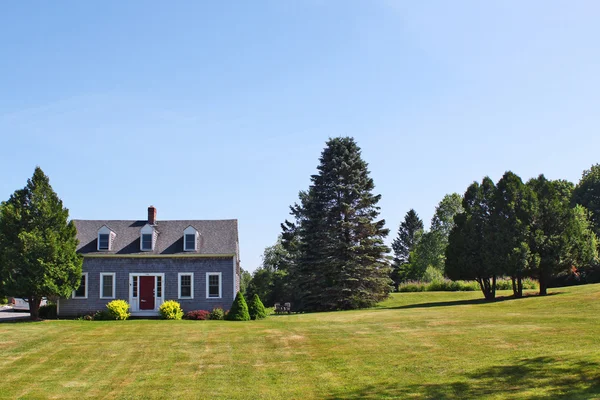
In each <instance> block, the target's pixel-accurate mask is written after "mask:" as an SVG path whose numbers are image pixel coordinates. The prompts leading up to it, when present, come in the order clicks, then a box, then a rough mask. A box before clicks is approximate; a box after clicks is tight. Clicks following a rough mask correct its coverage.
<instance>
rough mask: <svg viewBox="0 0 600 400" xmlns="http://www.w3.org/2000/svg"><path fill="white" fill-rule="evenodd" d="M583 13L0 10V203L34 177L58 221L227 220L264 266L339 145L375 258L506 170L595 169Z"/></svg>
mask: <svg viewBox="0 0 600 400" xmlns="http://www.w3.org/2000/svg"><path fill="white" fill-rule="evenodd" d="M598 21H600V3H598V2H596V1H583V0H580V1H576V2H568V1H533V0H532V1H527V2H522V1H496V2H491V1H490V2H487V1H486V2H482V1H453V2H448V1H414V2H408V1H393V0H389V1H322V0H319V1H317V0H312V1H311V0H306V1H302V2H300V1H265V2H259V1H253V2H228V3H227V4H224V3H222V2H213V3H210V4H209V2H192V1H189V2H184V1H181V2H175V3H172V2H152V1H144V2H142V1H129V2H118V1H103V2H79V1H71V2H67V1H63V2H60V3H49V2H36V3H24V2H13V3H8V2H6V3H2V4H1V5H0V50H1V53H0V61H1V62H0V93H1V94H2V95H1V96H0V146H1V147H0V148H1V149H2V150H1V153H0V171H2V172H0V199H2V200H6V199H7V198H8V197H9V196H10V194H11V193H12V192H13V191H14V190H16V189H18V188H21V187H23V186H24V185H25V183H26V180H27V178H29V177H30V176H31V175H32V174H33V170H34V168H35V166H36V165H40V166H41V167H42V169H43V170H44V171H45V172H46V174H48V175H49V176H50V179H51V183H52V185H53V187H54V189H55V190H56V191H57V193H58V194H59V196H60V197H61V198H62V199H63V201H64V203H65V205H66V206H67V207H68V208H69V209H70V213H71V217H72V218H80V219H143V218H145V217H146V208H147V206H148V205H150V204H153V205H155V206H156V207H157V209H158V219H159V220H160V219H218V218H237V219H239V227H240V247H241V259H242V267H243V268H245V269H248V270H254V269H255V268H256V267H258V266H259V265H260V261H261V257H260V256H261V254H262V251H263V250H264V248H265V246H268V245H271V244H272V243H274V242H275V240H276V238H277V235H278V234H279V232H280V228H279V224H280V223H281V222H282V221H283V220H285V219H286V218H289V216H288V206H289V205H290V204H292V203H294V202H295V201H296V200H297V194H298V191H300V190H304V189H306V188H307V187H308V185H309V178H310V175H311V174H312V173H314V172H315V168H316V166H317V163H318V157H319V155H320V152H321V151H322V149H323V147H324V144H325V142H326V141H327V139H328V138H329V137H334V136H353V137H354V138H355V139H356V140H357V142H358V143H359V145H360V146H361V148H362V150H363V157H364V158H365V160H366V161H367V162H368V163H369V166H370V169H371V174H372V177H373V178H374V180H375V185H376V192H377V193H380V194H382V201H381V203H380V205H381V208H382V217H383V218H385V219H386V221H387V226H388V228H390V229H391V231H392V234H391V235H390V238H389V239H390V241H391V239H392V237H393V236H394V235H395V233H396V230H397V227H398V224H399V223H400V222H401V220H402V219H403V217H404V214H405V213H406V212H407V211H408V210H409V209H410V208H415V209H416V210H417V212H418V213H419V215H420V216H421V217H422V218H423V219H424V220H425V223H426V225H428V223H429V220H430V218H431V216H432V214H433V211H434V208H435V206H436V204H437V203H438V202H439V201H440V200H441V198H442V197H443V196H444V195H445V194H447V193H451V192H459V193H463V192H464V190H465V189H466V187H467V186H468V185H469V184H470V183H471V182H472V181H473V180H480V179H481V178H482V177H483V176H484V175H489V176H491V177H492V178H493V179H494V180H497V179H499V178H500V176H501V175H502V174H503V173H504V171H506V170H512V171H514V172H515V173H517V174H519V175H520V176H521V177H522V178H523V179H528V178H530V177H533V176H536V175H538V174H540V173H544V174H546V176H548V177H550V178H563V179H568V180H571V181H574V182H577V181H578V180H579V178H580V176H581V173H582V171H583V170H584V169H587V168H589V167H590V166H591V165H592V164H595V163H598V162H600V132H599V128H600V112H599V110H600V73H599V71H600V44H599V38H600V24H598Z"/></svg>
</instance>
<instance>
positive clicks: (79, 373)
mask: <svg viewBox="0 0 600 400" xmlns="http://www.w3.org/2000/svg"><path fill="white" fill-rule="evenodd" d="M551 292H552V295H550V296H548V297H537V296H531V297H527V298H523V299H518V300H513V299H504V300H503V299H501V300H500V301H496V302H493V303H485V302H483V301H481V300H480V297H481V294H480V293H473V292H463V293H440V292H437V293H436V292H425V293H401V294H394V295H393V296H392V297H391V298H390V299H389V300H387V301H385V302H384V303H382V304H381V305H380V306H379V307H378V308H375V309H370V310H361V311H347V312H337V313H316V314H304V315H291V316H273V317H270V318H268V319H267V320H265V321H251V322H222V321H150V320H134V321H124V322H121V321H114V322H113V321H111V322H89V321H46V322H40V323H26V322H21V323H5V324H0V338H1V339H0V376H1V377H2V381H1V382H0V398H20V397H22V398H61V399H65V398H97V397H102V398H107V399H108V398H186V399H187V398H207V399H208V398H211V399H212V398H227V399H233V398H239V399H246V398H248V399H257V398H285V399H290V398H293V399H310V398H319V399H323V398H325V399H327V398H329V399H336V398H339V399H342V398H344V399H347V398H350V399H365V398H366V399H379V398H417V399H419V398H431V399H464V398H478V399H479V398H490V399H590V398H600V285H587V286H580V287H569V288H561V289H553V290H551ZM509 294H510V293H508V292H500V296H508V295H509Z"/></svg>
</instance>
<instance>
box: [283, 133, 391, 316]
mask: <svg viewBox="0 0 600 400" xmlns="http://www.w3.org/2000/svg"><path fill="white" fill-rule="evenodd" d="M319 161H320V163H319V166H318V167H317V169H318V173H317V174H315V175H312V176H311V185H310V187H309V189H308V190H307V191H305V192H301V193H300V196H299V197H300V203H299V204H296V205H294V206H292V207H291V214H292V215H293V216H294V217H295V222H289V221H286V223H285V224H283V225H282V228H283V230H284V240H285V239H286V238H289V237H295V238H296V239H295V240H297V243H298V245H297V249H298V250H297V257H296V259H295V265H294V267H293V269H292V271H291V275H292V282H293V283H294V285H295V292H296V293H295V297H296V302H297V304H296V309H297V310H300V311H326V310H347V309H356V308H362V307H369V306H372V305H374V304H375V303H377V302H378V301H381V300H383V299H384V298H385V297H387V295H388V293H389V291H390V289H391V286H390V284H391V283H392V282H391V280H390V279H389V272H390V268H389V263H388V261H387V257H386V253H388V252H389V249H388V248H387V246H385V244H384V242H383V239H384V237H385V236H387V234H388V230H387V229H385V228H384V225H385V221H384V220H377V217H378V216H379V207H378V206H377V203H378V202H379V200H380V198H381V196H380V195H374V194H373V193H372V191H373V189H374V188H375V185H374V183H373V179H372V178H371V177H370V176H369V171H368V169H367V163H366V162H365V161H364V160H363V159H362V158H361V152H360V148H359V147H358V145H357V144H356V142H355V141H354V139H353V138H349V137H343V138H334V139H330V140H329V141H328V142H327V146H326V148H325V149H324V150H323V152H322V153H321V157H320V160H319Z"/></svg>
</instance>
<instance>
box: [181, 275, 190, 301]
mask: <svg viewBox="0 0 600 400" xmlns="http://www.w3.org/2000/svg"><path fill="white" fill-rule="evenodd" d="M179 298H180V299H193V298H194V274H193V273H187V272H186V273H180V274H179Z"/></svg>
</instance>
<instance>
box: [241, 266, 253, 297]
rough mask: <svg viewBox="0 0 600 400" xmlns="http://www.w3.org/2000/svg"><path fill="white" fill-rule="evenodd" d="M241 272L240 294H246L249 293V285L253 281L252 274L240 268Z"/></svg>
mask: <svg viewBox="0 0 600 400" xmlns="http://www.w3.org/2000/svg"><path fill="white" fill-rule="evenodd" d="M240 270H241V271H240V272H241V274H240V292H242V293H244V294H246V292H247V291H248V285H249V284H250V281H251V280H252V274H251V273H250V272H248V271H246V270H245V269H244V268H240Z"/></svg>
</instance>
